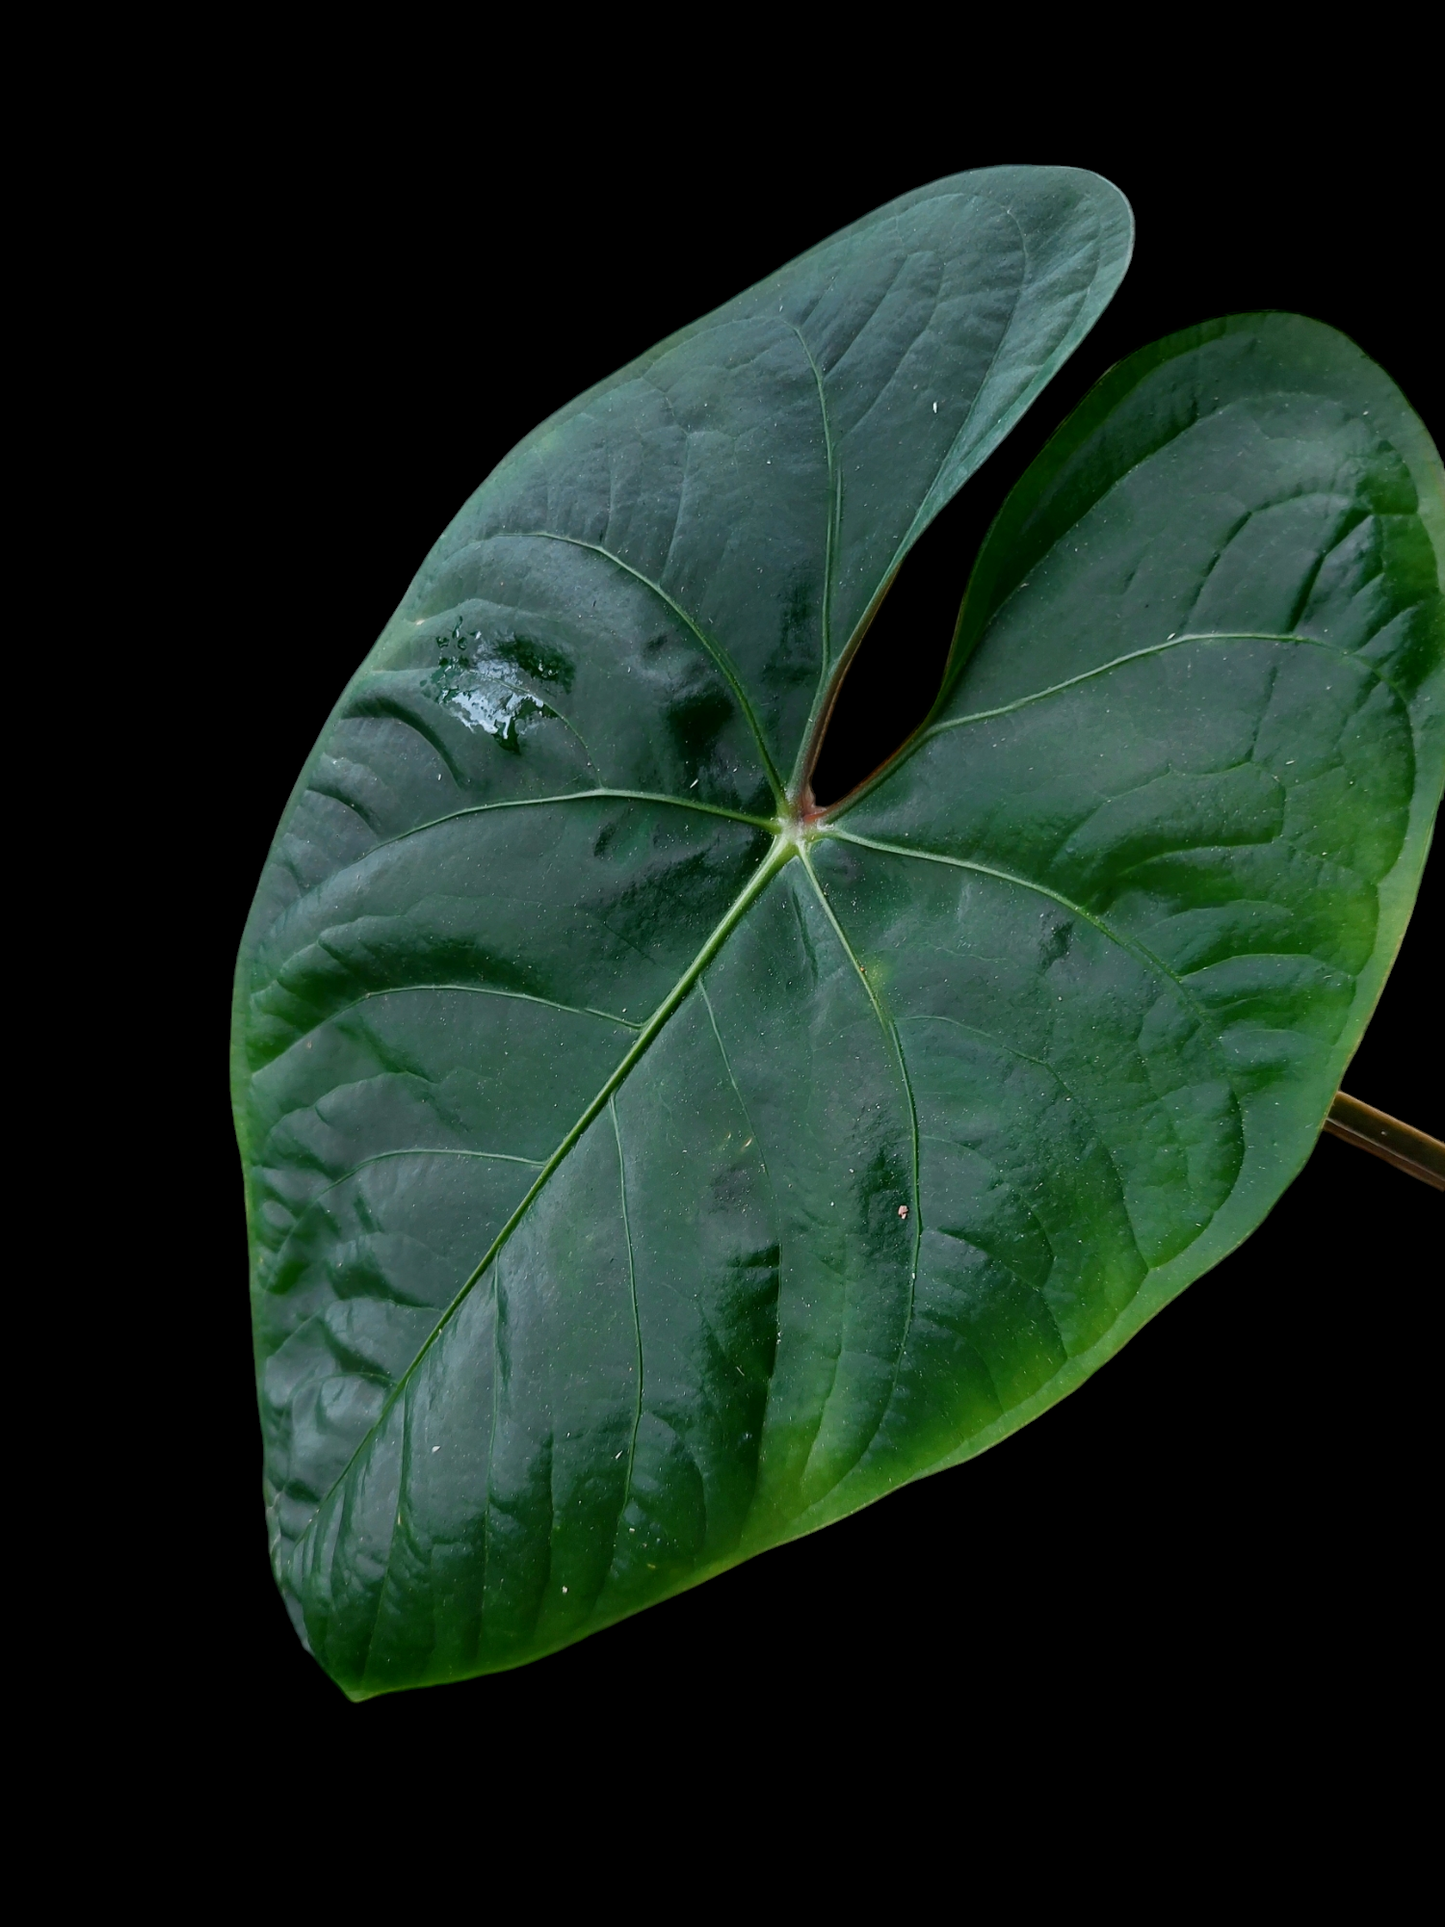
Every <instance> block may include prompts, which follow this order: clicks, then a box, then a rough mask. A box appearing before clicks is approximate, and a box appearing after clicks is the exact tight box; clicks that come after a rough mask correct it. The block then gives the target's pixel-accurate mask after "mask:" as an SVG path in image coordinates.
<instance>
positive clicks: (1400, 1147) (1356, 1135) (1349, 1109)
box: [1325, 1091, 1445, 1191]
mask: <svg viewBox="0 0 1445 1927" xmlns="http://www.w3.org/2000/svg"><path fill="white" fill-rule="evenodd" d="M1325 1129H1326V1130H1327V1131H1331V1132H1333V1133H1334V1135H1335V1136H1336V1137H1342V1138H1343V1139H1344V1140H1345V1142H1346V1144H1357V1145H1358V1146H1359V1148H1360V1149H1361V1150H1362V1151H1369V1152H1371V1153H1373V1155H1374V1156H1375V1157H1377V1158H1383V1159H1384V1160H1385V1162H1386V1163H1387V1164H1393V1165H1395V1166H1396V1167H1397V1169H1399V1170H1401V1171H1408V1172H1409V1173H1410V1176H1411V1177H1412V1178H1420V1179H1422V1180H1423V1182H1424V1183H1426V1184H1433V1185H1434V1187H1435V1189H1436V1190H1437V1191H1445V1144H1442V1143H1441V1142H1440V1140H1439V1138H1436V1137H1427V1136H1426V1135H1425V1133H1424V1132H1423V1131H1417V1130H1416V1129H1415V1127H1414V1125H1413V1124H1402V1123H1401V1122H1400V1120H1399V1119H1398V1118H1397V1117H1388V1116H1387V1115H1386V1114H1385V1112H1384V1111H1377V1110H1375V1109H1374V1108H1373V1106H1372V1105H1369V1104H1362V1103H1361V1102H1360V1100H1359V1098H1357V1097H1350V1096H1349V1095H1348V1094H1347V1093H1346V1092H1344V1091H1340V1092H1338V1093H1337V1094H1336V1096H1335V1101H1334V1103H1333V1104H1331V1106H1330V1114H1329V1116H1328V1117H1327V1118H1326V1119H1325Z"/></svg>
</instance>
